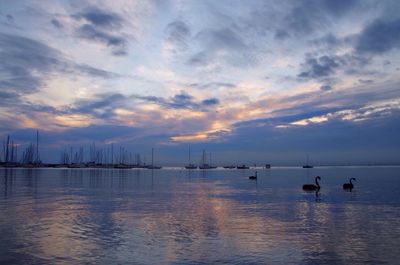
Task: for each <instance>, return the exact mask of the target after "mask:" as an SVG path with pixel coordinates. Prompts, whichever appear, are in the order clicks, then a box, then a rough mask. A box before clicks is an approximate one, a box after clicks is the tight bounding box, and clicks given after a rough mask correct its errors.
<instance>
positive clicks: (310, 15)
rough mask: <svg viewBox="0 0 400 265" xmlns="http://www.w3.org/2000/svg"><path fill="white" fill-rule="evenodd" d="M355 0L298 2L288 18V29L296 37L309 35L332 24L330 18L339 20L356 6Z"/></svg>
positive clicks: (286, 21)
mask: <svg viewBox="0 0 400 265" xmlns="http://www.w3.org/2000/svg"><path fill="white" fill-rule="evenodd" d="M356 3H357V1H355V0H349V1H348V0H338V1H334V0H302V1H296V4H295V5H294V7H293V9H292V10H291V12H290V13H289V14H288V15H287V16H286V18H285V20H284V23H285V24H286V28H287V29H288V30H290V31H293V32H294V33H295V34H296V35H299V34H304V33H306V34H309V33H311V32H313V31H314V30H315V29H317V28H323V27H325V26H326V25H328V24H329V23H330V20H329V19H330V18H333V19H338V18H339V17H341V16H343V15H344V14H345V13H347V12H349V11H350V10H351V9H353V8H354V7H355V6H356Z"/></svg>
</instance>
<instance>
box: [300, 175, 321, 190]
mask: <svg viewBox="0 0 400 265" xmlns="http://www.w3.org/2000/svg"><path fill="white" fill-rule="evenodd" d="M318 180H321V177H320V176H316V177H315V185H314V184H304V185H303V190H305V191H314V190H319V189H320V188H321V186H320V185H319V183H318Z"/></svg>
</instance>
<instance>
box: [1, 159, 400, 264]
mask: <svg viewBox="0 0 400 265" xmlns="http://www.w3.org/2000/svg"><path fill="white" fill-rule="evenodd" d="M253 173H254V170H213V171H207V172H202V171H192V172H188V171H185V170H178V169H177V170H171V169H170V170H167V169H166V170H154V171H153V172H152V171H151V170H104V169H103V170H102V169H0V214H1V216H0V264H94V263H96V264H218V263H226V264H399V259H400V248H399V246H400V196H399V195H400V192H399V191H400V167H343V168H340V167H339V168H338V167H337V168H334V167H332V168H329V167H327V168H314V169H309V170H307V169H301V168H272V169H270V170H258V173H259V174H258V181H251V180H248V179H247V176H248V175H249V174H253ZM315 175H320V176H321V177H322V181H321V186H322V189H321V191H320V194H319V195H318V196H316V195H315V194H314V193H305V192H303V191H302V189H301V186H302V185H303V184H304V183H308V182H311V183H312V182H313V181H314V176H315ZM348 177H356V178H357V181H358V182H357V183H355V185H356V186H355V189H354V190H353V192H345V191H343V190H342V188H341V185H342V184H343V182H347V181H348Z"/></svg>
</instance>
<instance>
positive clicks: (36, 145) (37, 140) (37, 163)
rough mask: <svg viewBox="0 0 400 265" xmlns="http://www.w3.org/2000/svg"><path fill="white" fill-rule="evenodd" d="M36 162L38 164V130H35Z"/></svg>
mask: <svg viewBox="0 0 400 265" xmlns="http://www.w3.org/2000/svg"><path fill="white" fill-rule="evenodd" d="M36 164H39V130H37V131H36Z"/></svg>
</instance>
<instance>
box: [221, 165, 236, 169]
mask: <svg viewBox="0 0 400 265" xmlns="http://www.w3.org/2000/svg"><path fill="white" fill-rule="evenodd" d="M223 168H229V169H232V168H235V166H234V165H230V166H223Z"/></svg>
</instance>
